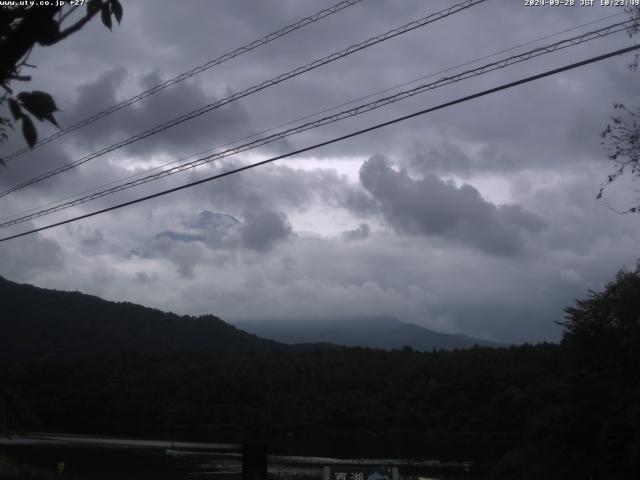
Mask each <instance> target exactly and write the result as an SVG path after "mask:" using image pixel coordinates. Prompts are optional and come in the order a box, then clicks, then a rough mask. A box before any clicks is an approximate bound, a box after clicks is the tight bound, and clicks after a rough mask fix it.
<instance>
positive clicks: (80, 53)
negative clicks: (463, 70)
mask: <svg viewBox="0 0 640 480" xmlns="http://www.w3.org/2000/svg"><path fill="white" fill-rule="evenodd" d="M329 3H331V2H326V4H325V3H323V4H322V6H328V4H329ZM450 5H451V2H450V1H448V0H434V1H432V2H428V4H427V3H425V2H421V1H413V0H411V1H406V2H380V1H379V0H365V1H364V2H362V3H361V4H359V5H358V6H356V7H353V8H350V9H348V10H346V11H344V12H343V13H342V14H339V15H336V16H333V17H331V18H327V19H325V20H323V21H322V22H319V23H318V24H314V25H313V26H309V27H307V28H305V29H302V30H300V31H297V32H295V33H293V34H291V36H290V37H286V38H284V39H280V40H277V41H275V42H273V43H272V44H270V45H268V46H265V47H264V48H262V49H260V50H258V51H255V52H252V53H250V54H248V55H246V56H243V57H240V58H237V59H235V60H233V61H231V62H228V63H226V64H225V65H224V66H221V67H219V68H216V69H213V70H211V71H208V72H205V73H203V74H201V75H199V76H197V77H194V78H192V79H190V80H188V81H186V82H183V83H181V84H179V85H177V86H174V87H172V88H169V89H167V90H165V91H163V92H162V93H160V94H158V95H154V96H152V97H150V98H148V99H146V100H144V101H142V102H140V103H138V104H136V105H135V106H133V107H131V108H128V109H125V110H123V111H121V112H118V113H117V114H115V115H113V116H111V117H109V118H107V119H104V120H101V121H99V122H96V123H95V124H94V125H92V126H91V127H89V128H86V129H84V130H81V131H79V132H77V133H76V134H72V135H69V136H67V137H66V138H65V139H63V140H60V141H58V142H55V143H52V144H50V145H47V146H45V147H42V148H40V149H37V150H35V151H34V152H33V153H32V154H30V155H28V156H24V157H22V158H21V159H19V160H17V161H15V162H12V163H11V164H10V166H9V168H6V169H3V170H2V171H1V172H0V186H2V187H3V188H6V187H8V186H11V185H13V184H15V183H17V182H20V181H23V180H24V179H26V178H29V177H31V176H33V175H35V174H38V173H41V172H43V171H47V170H50V169H51V168H54V167H56V166H58V165H61V164H63V163H67V162H70V161H72V160H75V159H77V158H79V157H80V156H83V155H85V154H87V153H90V152H91V151H93V150H95V149H99V148H101V147H103V146H104V145H107V144H109V142H111V141H117V140H120V139H123V138H126V137H128V136H131V135H134V134H136V133H138V132H140V131H142V130H145V129H147V128H149V127H152V126H154V125H156V124H158V123H160V122H163V121H166V120H168V119H170V118H173V117H175V116H178V115H180V114H182V113H185V112H187V111H190V110H192V109H194V108H197V107H199V106H202V105H203V104H205V103H210V102H212V101H215V99H219V98H222V97H225V96H227V95H228V94H229V92H230V91H238V90H241V89H243V88H246V87H248V86H250V85H253V84H255V83H258V82H260V81H262V80H265V79H267V78H270V77H273V76H275V75H277V74H279V73H282V72H284V71H287V70H289V69H291V68H293V67H296V66H298V65H301V64H305V63H307V62H309V61H311V60H313V59H314V58H318V57H321V56H324V55H326V54H328V53H330V52H332V51H335V50H338V49H341V48H344V47H346V46H347V45H350V44H352V43H355V42H358V41H362V40H364V39H365V38H368V37H370V36H371V35H373V34H376V33H380V32H382V31H385V30H388V29H390V28H392V27H394V26H397V25H400V24H402V23H406V22H408V21H410V20H412V19H415V18H418V17H422V16H424V15H426V14H427V13H429V12H433V11H435V10H438V9H441V8H444V7H446V6H450ZM320 8H321V5H320V4H318V2H315V1H311V0H305V1H297V0H296V1H293V0H283V1H282V2H280V3H278V4H277V7H274V6H273V5H271V4H269V3H266V2H259V1H255V2H237V1H235V0H228V1H226V0H224V1H219V2H210V1H198V0H191V1H189V2H180V3H178V2H157V1H153V2H147V1H143V0H141V1H139V2H134V3H131V4H128V5H126V6H125V9H126V10H125V18H124V21H123V24H122V26H121V27H118V28H114V31H113V32H112V33H111V32H109V31H108V30H107V29H105V28H104V27H103V26H102V25H101V24H100V22H97V21H96V22H92V23H91V24H89V25H88V26H87V27H86V29H84V30H83V31H81V32H80V33H78V34H76V35H73V36H71V37H70V38H69V40H68V41H66V42H65V44H64V45H61V46H60V47H58V46H56V47H52V48H43V49H37V50H36V51H34V53H33V56H32V57H31V59H30V61H31V62H32V63H35V64H37V65H38V67H39V68H38V70H37V71H35V72H34V81H33V82H32V84H30V85H29V88H33V89H41V90H46V91H49V92H50V93H52V94H53V95H54V97H55V98H56V101H57V103H58V104H59V106H60V108H61V112H60V114H59V120H60V123H61V124H62V125H69V124H71V123H73V122H75V121H77V120H79V119H81V118H83V117H84V116H87V115H90V114H93V113H95V112H96V111H98V110H100V109H102V108H105V107H106V106H109V105H111V104H112V103H114V102H117V101H119V100H121V99H123V98H126V97H128V96H130V95H132V94H135V93H137V91H139V90H140V89H141V88H145V87H147V86H149V85H152V84H154V83H157V82H159V81H161V80H164V79H167V78H170V77H172V76H174V75H176V74H178V73H180V72H183V71H186V70H188V69H190V68H192V67H193V66H195V65H199V64H201V63H203V62H204V61H206V60H208V59H211V58H214V57H216V56H218V55H219V54H221V53H224V52H225V51H229V50H231V49H233V48H236V47H237V46H239V45H241V44H243V43H246V42H247V41H250V40H252V39H255V38H257V37H259V36H261V35H263V34H265V33H268V32H270V31H273V30H276V29H277V28H280V27H282V26H284V25H286V24H287V23H289V22H291V21H294V20H297V19H298V18H301V17H303V16H306V15H309V14H310V13H312V12H314V11H317V10H319V9H320ZM612 13H614V10H612V9H609V8H602V7H594V8H585V7H576V8H555V9H554V8H525V7H523V6H522V4H521V2H512V1H504V0H492V1H490V2H487V3H486V4H483V5H482V6H479V7H474V8H473V9H470V10H469V11H466V12H464V13H461V14H459V15H456V16H455V17H452V18H451V19H448V20H446V21H442V22H438V23H435V24H433V25H432V26H430V27H428V28H426V29H421V30H419V31H415V32H412V33H411V34H408V35H406V36H403V37H401V38H397V39H395V40H393V41H390V42H387V43H385V44H383V45H379V46H377V47H375V48H373V49H371V50H367V51H363V52H360V53H358V54H356V55H354V56H352V57H350V58H349V59H345V60H341V61H339V62H336V63H335V64H332V65H331V66H327V67H322V68H320V69H317V70H315V71H314V72H309V73H308V74H305V75H304V76H302V77H300V78H298V79H296V80H293V81H290V82H288V83H286V84H283V85H280V86H278V87H274V88H272V89H268V90H265V91H264V92H262V93H260V94H257V95H253V96H252V97H250V98H247V99H244V100H242V101H239V102H235V103H233V104H231V105H227V106H225V107H223V108H221V109H219V110H217V111H216V112H212V113H210V114H207V115H204V116H203V117H201V118H199V119H197V120H193V121H190V122H188V123H186V124H184V125H183V126H182V127H179V128H176V129H172V130H169V131H166V132H165V133H163V134H161V135H158V136H155V137H152V138H150V139H148V140H145V141H142V142H140V143H139V144H136V145H135V146H132V147H130V148H127V149H124V150H122V151H118V152H114V153H112V154H109V155H107V156H104V157H102V158H100V159H96V160H95V161H93V162H91V163H90V164H87V165H84V166H83V167H82V168H78V169H76V170H73V171H70V172H67V173H66V174H65V175H60V176H58V177H56V178H54V179H50V180H48V181H46V182H42V183H41V184H38V185H37V186H34V187H33V188H30V189H26V190H24V191H22V192H20V194H15V195H11V196H9V197H7V198H4V199H0V200H2V201H3V203H2V207H0V208H2V213H3V214H4V215H9V214H11V213H14V212H18V211H21V210H23V209H26V208H32V207H33V206H35V205H38V204H41V203H45V202H49V201H52V200H54V199H57V198H59V197H62V196H66V195H69V194H71V193H75V192H78V191H82V190H85V189H87V188H89V187H92V186H96V185H100V184H102V183H105V182H108V181H111V180H114V179H117V178H120V177H123V176H126V175H130V174H131V173H134V172H139V171H141V170H142V169H144V168H147V167H148V166H156V165H158V164H161V163H164V162H168V161H173V160H176V159H178V158H181V157H183V156H186V155H189V154H192V153H195V152H198V151H200V150H203V149H205V148H209V147H213V146H215V145H219V144H221V143H225V142H228V141H231V140H233V139H236V138H241V137H243V136H246V135H250V134H253V133H255V132H256V131H260V130H263V129H267V128H271V127H273V126H275V125H277V124H280V123H283V122H289V121H291V120H293V119H295V118H298V117H301V116H305V115H308V114H310V113H314V112H316V111H319V110H323V109H326V108H327V107H330V106H333V105H336V104H340V103H342V102H346V101H350V100H353V99H354V98H356V97H360V96H363V95H366V94H369V93H371V92H374V91H376V90H380V89H384V88H389V87H391V86H394V85H397V84H400V83H402V82H406V81H409V80H412V79H415V78H417V77H420V76H424V75H427V74H433V73H434V72H438V71H440V70H443V69H445V68H448V67H451V66H452V65H455V64H459V63H463V62H467V61H469V60H472V59H474V58H477V57H480V56H483V55H487V54H488V53H492V52H495V51H498V50H503V49H505V48H509V47H512V46H513V45H516V44H519V43H523V42H527V41H530V40H531V39H533V38H537V37H542V36H544V35H548V34H551V33H554V32H557V31H560V30H563V29H567V28H571V27H574V26H576V25H577V24H579V23H584V22H589V21H593V20H595V19H597V18H601V17H604V16H607V15H611V14H612ZM614 20H615V19H613V20H611V21H614ZM605 23H606V22H603V23H600V24H597V25H594V26H589V27H585V28H583V29H582V30H580V31H582V32H584V31H587V30H589V29H594V28H596V27H597V26H600V25H604V24H605ZM574 33H578V32H577V31H576V32H574ZM550 41H552V40H551V39H550V40H546V41H545V43H548V42H550ZM624 42H629V40H628V39H627V37H625V36H624V35H622V34H621V35H619V36H618V37H615V38H611V39H609V40H605V41H603V42H592V43H590V44H588V45H585V46H582V47H580V48H579V49H577V50H572V49H568V50H565V51H563V52H559V53H556V54H553V55H550V56H548V57H542V58H540V59H538V60H536V61H534V62H533V63H530V64H529V63H526V64H521V65H520V66H518V67H516V68H515V69H513V70H504V71H499V72H494V73H492V74H490V75H489V76H486V77H479V78H477V79H474V80H469V81H465V82H461V83H460V84H456V85H455V86H450V87H447V88H443V89H438V90H434V91H432V92H430V93H428V94H425V95H420V96H417V97H414V98H412V99H411V100H409V101H406V102H402V103H398V104H395V105H393V106H389V107H385V108H384V109H381V110H379V111H376V112H371V113H368V114H366V115H363V116H362V117H359V118H354V119H351V120H349V121H345V122H342V123H338V124H335V125H331V126H326V127H323V128H321V129H318V130H315V131H312V132H308V133H306V134H304V135H301V136H299V137H292V138H290V139H289V140H288V141H287V142H282V143H280V144H277V145H273V146H271V147H269V148H266V149H260V150H259V151H257V152H255V154H245V155H241V156H240V157H239V158H238V157H236V158H232V159H228V160H227V161H224V162H217V163H216V164H214V165H210V166H208V167H202V168H199V169H198V170H196V171H190V172H189V173H188V174H184V175H181V176H177V177H171V178H169V179H166V180H163V181H161V182H158V183H154V184H149V185H146V186H144V187H141V188H139V189H137V190H135V191H131V192H128V193H126V194H122V195H119V196H118V197H117V198H115V197H114V198H105V199H102V200H98V201H95V202H92V203H90V204H87V205H86V206H83V207H78V208H75V209H73V210H70V211H68V212H65V213H64V214H59V215H57V216H54V217H51V220H52V221H53V220H61V219H63V218H66V217H67V216H68V215H71V214H82V213H86V212H88V211H91V210H93V209H97V208H100V207H105V206H108V205H112V204H113V203H115V202H116V201H124V200H128V199H132V198H135V197H136V196H141V195H144V194H149V193H153V192H156V191H158V190H160V189H162V188H168V187H172V186H176V185H179V184H181V183H182V182H186V181H187V180H195V179H198V178H202V177H204V176H205V175H209V174H213V173H215V172H222V171H225V170H227V169H230V168H234V167H237V166H239V165H243V164H245V163H248V162H250V161H255V160H256V159H258V160H260V159H263V158H265V157H267V156H269V155H271V154H273V152H284V151H289V150H291V149H294V148H298V147H302V146H308V145H310V144H312V143H313V142H317V141H323V140H327V139H328V138H331V137H333V136H337V135H344V134H345V133H347V132H350V131H353V130H356V129H358V128H362V127H366V126H370V125H372V124H373V123H375V122H379V121H385V120H388V119H390V118H392V117H394V116H398V115H403V114H407V113H411V112H413V111H416V110H418V109H421V108H425V107H428V106H433V105H436V104H438V103H440V102H444V101H448V100H451V99H453V98H456V97H459V96H462V95H467V94H470V93H473V92H475V91H478V90H481V89H484V88H489V87H492V86H495V85H497V84H498V83H502V82H507V81H512V80H515V79H517V78H521V77H524V76H527V75H530V74H532V73H537V72H539V71H541V70H544V69H548V68H552V67H556V66H560V65H563V64H565V63H569V62H572V61H576V60H577V59H579V58H586V57H588V56H591V55H595V54H598V53H603V52H605V51H608V50H612V49H614V48H619V46H620V45H621V44H622V43H624ZM538 45H540V43H539V44H538ZM528 48H531V47H528ZM493 60H495V58H494V59H493ZM486 61H489V60H486ZM479 64H480V63H477V64H474V65H479ZM451 73H453V72H451ZM438 76H442V74H439V75H436V77H434V78H432V80H435V78H437V77H438ZM613 102H627V103H628V104H629V105H633V104H634V103H636V102H637V73H633V72H629V71H628V70H627V69H626V68H625V59H624V58H618V59H612V60H608V61H606V62H602V63H599V64H596V65H593V66H590V67H588V68H584V69H582V70H580V71H575V72H572V73H567V74H563V75H562V76H558V77H553V78H550V79H547V80H544V81H541V82H538V83H535V84H531V85H530V86H528V87H520V88H518V89H514V90H510V91H505V92H502V93H500V94H498V95H493V96H490V97H486V98H483V99H479V100H476V101H473V102H469V103H465V104H463V105H459V106H457V107H454V108H450V109H446V110H442V111H439V112H437V113H434V114H432V115H429V116H426V117H422V118H419V119H414V120H411V121H407V122H405V123H403V124H401V125H398V126H396V127H391V128H387V129H385V130H379V131H378V132H376V133H375V134H368V135H364V136H362V137H357V138H354V139H351V140H349V141H348V142H342V143H340V144H337V145H333V146H331V147H326V148H323V149H319V150H316V151H314V152H312V155H313V157H311V156H309V155H308V156H303V157H300V158H297V159H293V160H291V161H290V162H286V163H281V164H277V165H270V166H266V167H263V168H261V169H256V170H252V171H249V172H244V173H242V174H240V175H236V176H232V177H226V178H224V179H222V180H220V181H217V182H214V183H210V184H205V185H201V186H199V187H197V188H194V189H190V190H185V191H182V192H180V193H175V194H172V195H171V196H168V197H164V198H162V199H157V200H154V201H151V202H149V203H145V204H140V205H137V206H135V207H131V208H127V209H123V210H119V211H116V212H113V213H111V214H108V215H104V216H101V217H95V218H93V219H89V220H86V221H83V222H81V223H77V224H71V225H68V226H66V227H63V228H59V229H55V230H50V231H47V232H45V233H43V234H40V235H35V236H32V237H27V238H25V239H22V240H18V241H14V242H7V243H4V244H0V274H1V275H4V276H7V277H8V278H10V279H13V280H18V281H25V282H34V283H36V284H38V285H41V286H45V287H53V288H66V289H72V290H82V291H85V292H88V293H93V294H97V295H101V296H105V297H107V298H110V299H113V300H124V299H126V300H130V301H134V302H139V303H143V304H147V305H152V306H156V307H159V308H164V309H168V310H174V311H178V312H180V313H190V314H197V313H215V314H218V315H221V316H222V317H223V318H228V319H232V318H257V317H260V316H265V317H270V318H274V317H283V318H292V319H299V320H300V321H304V319H305V318H308V317H314V318H318V317H325V318H340V317H345V316H360V315H369V316H371V315H394V316H397V317H399V318H400V319H402V320H407V321H414V322H417V323H420V324H422V325H425V326H427V327H431V328H436V329H439V330H443V331H450V332H464V333H467V334H470V335H477V336H484V337H488V338H493V339H497V340H502V341H527V340H528V341H535V340H541V339H557V338H558V334H559V330H558V327H557V326H556V325H555V324H554V323H553V322H554V321H555V320H559V319H561V317H562V308H563V307H565V306H567V305H569V304H571V303H572V302H573V300H574V299H575V298H578V297H581V296H583V295H584V294H585V292H586V290H587V289H588V288H594V289H597V288H599V286H600V285H601V284H602V282H604V281H606V280H608V279H609V278H611V276H612V275H613V274H614V273H615V271H616V270H617V269H619V268H621V267H623V266H625V265H630V264H632V263H633V262H634V261H635V258H636V257H638V256H639V255H638V248H637V245H638V244H639V242H640V233H639V229H638V219H637V218H636V217H628V216H627V217H621V216H618V215H616V214H615V213H613V212H611V211H610V210H608V209H607V208H605V207H604V206H603V205H602V204H601V203H598V202H596V201H595V198H594V197H595V194H596V193H597V189H598V187H599V183H600V182H601V181H602V179H603V178H604V176H605V174H606V172H607V171H608V168H609V166H608V165H607V161H606V155H605V153H604V151H603V149H602V148H601V146H600V145H599V141H600V139H599V137H598V133H599V132H600V131H601V130H602V129H603V128H604V125H605V124H606V123H607V120H608V116H609V115H610V113H611V105H612V103H613ZM47 128H48V127H46V126H42V130H41V133H42V134H43V135H44V134H45V133H46V131H47V130H46V129H47ZM49 131H53V129H52V130H49ZM19 146H21V139H20V138H19V136H15V137H13V138H12V139H11V142H10V144H9V145H7V146H6V149H7V150H6V151H13V150H14V149H15V148H18V147H19ZM618 195H620V199H624V195H623V194H622V192H620V191H618V190H614V191H612V192H611V198H610V200H611V201H612V202H615V201H618V200H619V198H618ZM621 201H622V200H621ZM203 212H209V213H208V214H207V213H205V214H204V215H203ZM225 219H226V220H225ZM232 219H233V220H232ZM215 222H222V224H217V223H215ZM44 223H45V219H42V220H39V221H38V222H36V225H42V224H44ZM24 228H26V227H25V226H24V225H23V226H22V227H20V228H18V227H16V228H15V229H11V230H10V232H11V233H14V232H18V231H21V230H23V229H24ZM7 233H9V231H7Z"/></svg>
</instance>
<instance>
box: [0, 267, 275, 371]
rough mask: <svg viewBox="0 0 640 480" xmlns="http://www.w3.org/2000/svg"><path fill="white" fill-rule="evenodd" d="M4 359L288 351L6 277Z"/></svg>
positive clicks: (0, 294) (0, 339)
mask: <svg viewBox="0 0 640 480" xmlns="http://www.w3.org/2000/svg"><path fill="white" fill-rule="evenodd" d="M0 308H1V309H2V310H1V312H2V314H1V315H0V332H1V333H0V359H9V358H11V359H41V358H76V357H79V356H84V355H93V354H103V353H121V352H136V353H180V352H208V353H225V352H240V351H243V352H248V351H271V350H275V349H279V348H283V347H284V348H286V346H284V345H282V344H279V343H277V342H275V341H272V340H264V339H261V338H258V337H256V336H255V335H252V334H249V333H246V332H243V331H241V330H238V329H237V328H236V327H234V326H232V325H229V324H228V323H225V322H224V321H222V320H221V319H220V318H218V317H215V316H213V315H204V316H200V317H192V316H180V315H177V314H174V313H166V312H162V311H160V310H156V309H153V308H147V307H143V306H141V305H136V304H133V303H128V302H110V301H107V300H103V299H101V298H98V297H95V296H92V295H86V294H83V293H80V292H62V291H57V290H49V289H44V288H38V287H35V286H32V285H26V284H18V283H14V282H11V281H9V280H6V279H4V278H3V277H0Z"/></svg>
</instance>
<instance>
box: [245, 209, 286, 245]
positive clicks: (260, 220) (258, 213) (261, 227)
mask: <svg viewBox="0 0 640 480" xmlns="http://www.w3.org/2000/svg"><path fill="white" fill-rule="evenodd" d="M291 234H292V231H291V225H289V221H288V220H287V217H286V215H285V214H284V213H283V212H281V211H278V210H275V209H272V208H269V207H266V206H263V207H262V208H258V209H255V210H248V211H245V213H244V223H243V225H242V226H241V227H240V239H241V241H242V245H243V246H244V247H246V248H250V249H252V250H263V251H264V250H269V249H271V248H273V246H274V245H275V244H276V243H277V242H279V241H282V240H286V239H287V238H289V237H290V236H291Z"/></svg>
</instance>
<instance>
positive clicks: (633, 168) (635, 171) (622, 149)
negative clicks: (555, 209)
mask: <svg viewBox="0 0 640 480" xmlns="http://www.w3.org/2000/svg"><path fill="white" fill-rule="evenodd" d="M626 12H627V13H628V15H629V18H630V20H633V25H632V26H631V27H630V28H629V29H628V30H627V33H628V35H629V37H632V36H634V35H636V34H637V33H640V7H638V6H636V7H627V8H626ZM639 60H640V56H638V54H636V55H635V57H634V59H633V60H632V61H631V62H630V63H629V65H628V67H629V69H631V70H636V69H637V68H638V61H639ZM613 107H614V110H616V111H617V112H619V113H618V114H617V115H614V116H613V117H611V123H610V124H608V125H607V126H606V128H605V129H604V130H603V131H602V133H601V134H600V136H601V137H602V145H604V146H605V148H606V149H607V151H608V156H609V160H611V161H612V162H613V163H614V169H613V171H612V172H611V173H610V174H609V175H607V178H606V180H605V181H604V182H603V183H602V185H601V187H600V190H599V191H598V195H597V197H596V198H598V199H600V198H602V197H603V195H604V191H605V189H606V188H607V187H609V186H610V185H611V184H612V183H613V182H615V181H616V180H617V179H618V178H620V177H621V176H622V175H624V174H625V173H627V174H629V175H631V177H632V178H633V179H634V180H635V179H638V178H640V125H639V124H638V119H639V118H640V109H636V110H633V109H629V108H627V107H626V106H625V105H624V104H622V103H616V104H614V106H613ZM636 212H640V199H638V200H637V201H636V204H635V205H632V206H631V207H629V208H627V209H626V210H623V211H619V213H636Z"/></svg>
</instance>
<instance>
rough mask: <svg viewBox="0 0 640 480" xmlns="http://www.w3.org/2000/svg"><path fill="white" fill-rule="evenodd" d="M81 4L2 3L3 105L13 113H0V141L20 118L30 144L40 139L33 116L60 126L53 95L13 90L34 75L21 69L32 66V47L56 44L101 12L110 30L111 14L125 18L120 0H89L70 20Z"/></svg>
mask: <svg viewBox="0 0 640 480" xmlns="http://www.w3.org/2000/svg"><path fill="white" fill-rule="evenodd" d="M79 8H80V7H78V6H71V5H63V6H36V5H29V6H22V5H15V6H0V88H2V90H4V94H3V96H2V97H0V105H1V104H5V103H6V104H7V105H8V107H9V111H10V114H11V116H10V117H9V116H0V143H3V142H5V141H6V140H7V139H8V131H9V129H13V127H14V124H15V123H17V122H21V125H22V135H23V136H24V139H25V140H26V142H27V144H28V145H29V146H30V147H31V148H33V146H34V145H35V144H36V142H37V141H38V133H37V130H36V127H35V125H34V122H33V119H34V118H35V119H37V120H39V121H41V122H42V121H44V120H47V121H49V122H51V123H52V124H54V125H55V126H58V123H57V122H56V120H55V117H54V116H53V114H54V113H55V112H56V111H57V110H58V108H57V106H56V103H55V101H54V100H53V98H52V97H51V95H49V94H48V93H46V92H41V91H37V90H34V91H31V92H20V93H15V92H14V87H13V83H14V82H27V81H29V80H31V76H30V75H23V74H22V70H23V69H25V68H33V65H30V64H28V63H27V59H28V57H29V54H30V52H31V51H32V49H33V48H34V47H35V46H38V45H40V46H51V45H55V44H56V43H58V42H60V41H62V40H64V39H65V38H67V37H68V36H69V35H72V34H73V33H76V32H78V31H79V30H80V29H82V27H84V26H85V25H86V24H87V23H88V22H89V21H91V19H92V18H93V17H95V16H96V15H98V14H100V18H101V20H102V23H103V24H104V25H105V27H107V28H108V29H109V30H111V27H112V18H115V20H116V21H117V22H118V24H119V23H120V21H121V20H122V14H123V10H122V5H121V4H120V1H119V0H89V2H87V4H86V9H85V11H84V14H83V15H82V16H80V18H75V20H74V21H73V22H72V23H69V20H70V19H71V18H72V17H73V16H74V15H75V14H76V13H77V12H78V11H79ZM0 162H2V159H1V158H0Z"/></svg>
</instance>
